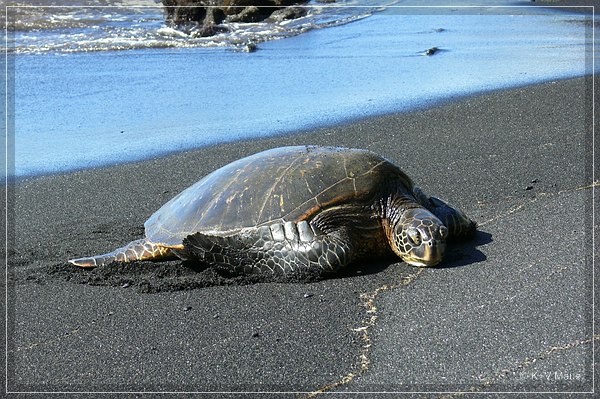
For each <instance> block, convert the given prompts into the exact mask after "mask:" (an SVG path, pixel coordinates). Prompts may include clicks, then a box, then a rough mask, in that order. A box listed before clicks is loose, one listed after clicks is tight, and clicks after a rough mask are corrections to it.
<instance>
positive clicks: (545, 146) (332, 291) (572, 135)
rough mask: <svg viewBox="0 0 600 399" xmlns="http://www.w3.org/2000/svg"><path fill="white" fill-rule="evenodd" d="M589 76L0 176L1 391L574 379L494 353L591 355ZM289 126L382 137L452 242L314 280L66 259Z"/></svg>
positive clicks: (390, 386)
mask: <svg viewBox="0 0 600 399" xmlns="http://www.w3.org/2000/svg"><path fill="white" fill-rule="evenodd" d="M590 84H591V76H587V77H584V78H576V79H570V80H564V81H556V82H548V83H544V84H539V85H533V86H527V87H521V88H516V89H508V90H503V91H500V92H493V93H488V94H484V95H480V96H476V97H469V98H466V99H461V100H457V101H453V102H450V103H446V104H442V105H438V106H435V107H432V108H427V109H424V110H419V111H416V112H411V113H402V114H392V115H386V116H382V117H377V118H370V119H366V120H362V121H359V122H353V123H351V124H349V125H344V126H336V127H329V128H321V129H318V130H315V131H312V132H309V133H305V134H298V135H293V136H285V137H274V138H267V139H260V140H252V141H244V142H237V143H231V144H225V145H221V146H218V147H210V148H204V149H201V150H196V151H189V152H184V153H178V154H176V155H172V156H168V157H162V158H157V159H152V160H148V161H144V162H137V163H131V164H125V165H119V166H113V167H108V168H101V169H93V170H85V171H78V172H74V173H69V174H59V175H51V176H44V177H37V178H31V179H28V180H25V181H22V182H20V183H19V184H16V185H14V192H12V190H11V194H10V195H14V197H13V198H14V200H13V203H12V205H13V209H12V210H13V212H11V214H10V215H9V216H10V217H11V218H13V221H14V223H13V224H12V226H9V227H10V228H12V231H11V232H10V233H11V234H12V235H11V236H10V237H9V238H10V239H12V240H13V241H12V245H11V247H12V248H10V252H9V266H10V267H9V270H8V271H7V272H8V277H9V281H8V315H9V325H8V332H9V337H10V339H9V347H8V360H9V362H8V364H9V369H10V370H9V371H10V372H9V376H10V378H9V389H10V390H13V391H37V390H39V391H44V390H51V391H77V392H83V391H135V392H140V391H145V390H155V391H164V390H176V391H178V390H185V391H203V390H211V391H235V390H240V389H241V390H251V391H261V390H263V391H264V390H271V389H272V390H274V391H276V390H283V391H305V392H310V391H314V390H317V389H321V388H324V387H329V388H327V389H333V390H339V391H341V390H349V391H352V392H360V391H362V392H369V391H371V392H373V391H378V392H381V391H394V390H396V391H407V390H409V391H410V390H413V389H419V387H420V388H421V389H425V390H434V391H437V392H439V391H456V390H465V391H469V390H471V391H472V390H473V389H474V390H477V389H479V390H499V391H507V390H511V389H512V390H515V389H518V390H524V389H530V390H534V391H535V390H538V391H544V392H546V391H548V390H557V389H563V390H575V389H576V390H588V391H589V390H590V384H591V381H588V380H579V381H561V382H560V385H552V386H550V385H547V384H546V383H545V382H543V381H542V382H541V381H535V380H531V381H524V380H523V379H522V378H521V375H520V374H519V371H521V369H518V368H515V369H514V371H509V372H508V373H504V372H503V370H512V369H511V367H513V366H514V365H515V362H517V361H519V359H527V358H535V356H536V355H537V354H540V353H542V354H543V353H546V352H545V351H547V350H548V347H549V345H554V346H563V345H567V344H569V343H572V342H585V344H581V345H576V346H572V347H570V346H567V347H568V348H571V349H569V350H568V351H567V350H566V351H564V352H560V353H558V351H557V352H556V353H555V352H552V351H550V352H547V353H548V355H547V356H542V357H540V358H539V359H536V360H537V361H536V362H531V363H528V364H526V365H524V367H526V369H525V371H527V372H532V373H533V372H541V371H542V370H545V369H547V368H549V367H558V366H557V365H562V364H565V362H564V358H563V357H561V356H562V355H565V353H566V354H567V355H568V356H569V359H570V360H571V363H569V365H570V367H571V368H569V370H568V371H569V372H572V373H580V374H581V375H584V376H585V375H589V373H590V372H591V371H590V370H589V367H587V366H589V365H590V364H591V362H590V352H589V351H588V349H589V348H588V346H587V343H588V342H592V341H588V339H589V338H590V335H591V331H592V330H591V321H592V319H591V307H590V306H583V305H584V304H587V301H588V299H589V298H591V296H590V295H591V292H590V290H591V287H592V284H591V276H590V273H591V272H590V270H591V268H590V267H589V264H588V262H589V259H590V258H589V257H587V256H584V255H585V254H587V253H588V252H587V251H588V250H589V248H587V246H586V242H587V241H589V240H581V239H580V238H581V236H582V235H583V236H584V237H585V236H587V235H588V234H590V231H591V224H590V222H589V220H588V219H589V217H586V215H587V214H589V212H587V211H588V210H589V208H588V207H589V206H590V203H591V190H590V189H589V187H590V184H592V183H593V182H591V181H590V179H591V161H592V159H591V149H590V147H589V143H590V141H591V138H592V137H591V134H592V132H591V120H592V119H591V118H592V116H591V106H592V104H591V101H592V96H591V87H590ZM293 144H319V145H338V146H349V147H360V148H367V149H370V150H372V151H374V152H376V153H379V154H381V155H383V156H385V157H387V158H388V159H390V160H392V161H393V162H395V163H397V164H398V165H399V166H400V167H401V168H402V169H403V170H404V171H405V172H407V174H408V175H409V176H411V178H413V180H414V181H415V183H416V184H418V185H419V186H421V187H422V188H423V189H424V191H425V192H426V193H428V194H429V195H435V196H439V197H441V198H443V199H445V200H448V201H449V202H450V203H452V204H455V205H457V206H459V207H460V208H461V209H463V210H464V211H465V213H466V214H467V215H468V216H469V217H471V218H472V219H474V220H476V221H477V222H479V223H480V228H479V233H478V234H477V236H476V238H475V239H474V240H473V241H471V242H467V243H464V244H459V245H453V246H452V247H449V249H448V252H447V256H446V258H445V261H444V264H443V266H441V267H437V268H431V269H422V270H421V271H418V270H417V269H415V268H412V267H409V266H407V265H405V264H403V263H394V261H393V260H392V261H390V260H373V261H365V262H362V263H361V264H359V265H356V266H355V267H354V268H352V269H351V270H349V271H348V272H347V273H346V274H341V275H340V276H339V277H336V278H331V279H328V280H323V281H318V282H311V283H294V282H290V283H280V282H278V283H259V284H248V283H252V281H239V280H234V279H231V278H230V279H227V278H224V277H222V276H217V275H215V274H211V273H210V272H204V271H198V270H194V269H191V268H189V267H187V266H185V265H183V264H182V263H181V262H178V261H172V262H164V263H150V262H141V263H137V264H132V265H122V266H117V267H114V266H113V267H102V268H98V269H95V270H92V271H86V270H81V269H77V268H74V267H72V266H71V265H69V264H67V263H66V259H68V258H70V257H75V256H85V255H91V254H95V253H101V252H106V251H107V250H112V249H114V248H116V247H117V246H119V245H122V244H124V243H126V242H128V241H131V240H133V239H137V238H140V237H141V236H142V235H143V223H144V221H145V220H146V219H147V218H148V217H149V216H150V215H151V214H152V213H153V212H155V211H156V210H157V209H158V208H159V207H160V206H161V205H162V204H163V203H164V202H166V201H167V200H169V199H170V198H172V197H173V196H174V195H176V194H177V193H178V192H179V191H181V190H182V189H184V188H186V187H188V186H189V185H191V184H192V183H194V182H196V181H197V180H198V179H199V178H200V177H202V176H203V175H205V174H207V173H209V172H211V171H212V170H214V169H216V168H218V167H220V166H222V165H225V164H227V163H229V162H230V161H232V160H235V159H238V158H240V157H242V156H245V155H249V154H251V153H255V152H258V151H260V150H263V149H266V148H270V147H275V146H281V145H293ZM567 204H568V206H567ZM586 212H587V213H586ZM9 220H10V219H9ZM556 226H561V228H560V229H557V228H556ZM382 287H387V288H382ZM565 287H566V288H565ZM370 295H371V296H372V300H373V306H374V308H368V307H366V305H365V301H366V299H365V298H370ZM507 298H508V299H507ZM511 298H512V299H511ZM481 309H484V310H483V311H482V310H481ZM370 310H373V312H374V313H373V312H371V313H369V311H370ZM371 316H377V318H376V319H373V321H372V322H371V320H372V319H371ZM542 316H543V317H542ZM498 321H501V323H499V322H498ZM369 323H371V324H369ZM506 326H508V327H506ZM373 327H374V328H373ZM367 339H368V340H367ZM367 342H368V343H372V344H373V345H369V346H367V347H365V345H366V343H367ZM482 343H483V344H484V345H482ZM57 353H60V355H61V356H58V357H57ZM365 358H366V359H367V360H368V363H367V366H366V368H363V365H364V363H363V360H364V359H365ZM464 359H469V362H464ZM592 361H593V360H592ZM561 370H562V369H561ZM348 375H353V376H354V377H353V378H349V379H344V376H348ZM473 375H486V376H494V375H502V378H501V379H497V380H491V381H492V383H490V384H487V383H485V381H484V382H481V380H479V379H476V380H474V379H473V377H472V376H473ZM338 381H343V383H341V384H339V385H332V384H336V383H337V382H338ZM332 386H333V388H332ZM471 388H473V389H471ZM216 396H217V397H228V396H227V395H226V394H221V395H216Z"/></svg>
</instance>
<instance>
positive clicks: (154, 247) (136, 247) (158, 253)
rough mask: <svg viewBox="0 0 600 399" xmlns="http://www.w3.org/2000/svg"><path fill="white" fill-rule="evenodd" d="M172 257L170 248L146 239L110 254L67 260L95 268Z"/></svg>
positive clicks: (133, 242)
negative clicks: (116, 263) (111, 263)
mask: <svg viewBox="0 0 600 399" xmlns="http://www.w3.org/2000/svg"><path fill="white" fill-rule="evenodd" d="M171 257H174V254H173V253H172V252H171V249H170V248H167V247H165V246H162V245H159V244H155V243H153V242H150V241H148V240H147V239H145V238H144V239H141V240H136V241H132V242H130V243H129V244H127V245H125V246H124V247H122V248H119V249H115V250H114V251H112V252H109V253H106V254H103V255H96V256H89V257H85V258H77V259H69V262H70V263H72V264H74V265H75V266H79V267H97V266H102V265H105V264H108V263H110V262H132V261H134V260H164V259H166V258H171Z"/></svg>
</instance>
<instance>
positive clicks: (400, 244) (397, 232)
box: [388, 208, 448, 267]
mask: <svg viewBox="0 0 600 399" xmlns="http://www.w3.org/2000/svg"><path fill="white" fill-rule="evenodd" d="M391 227H392V228H391V229H390V230H389V234H388V239H389V241H390V244H391V247H392V249H393V250H394V252H395V253H396V254H397V255H398V256H399V257H400V258H402V260H403V261H405V262H406V263H408V264H411V265H414V266H421V267H425V266H435V265H437V264H438V263H440V261H441V260H442V257H443V256H444V251H445V249H446V238H447V237H448V228H447V227H446V226H444V224H443V223H442V222H441V221H440V220H439V219H438V218H437V217H435V215H433V214H432V213H431V212H429V211H428V210H426V209H423V208H412V209H408V210H406V211H404V212H403V213H402V215H401V216H400V218H399V219H398V221H397V223H396V224H395V225H393V226H391Z"/></svg>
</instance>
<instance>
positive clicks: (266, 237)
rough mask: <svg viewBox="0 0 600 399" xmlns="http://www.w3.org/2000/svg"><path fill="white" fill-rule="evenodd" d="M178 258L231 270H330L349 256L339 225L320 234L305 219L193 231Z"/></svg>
mask: <svg viewBox="0 0 600 399" xmlns="http://www.w3.org/2000/svg"><path fill="white" fill-rule="evenodd" d="M183 246H184V250H183V251H180V250H177V251H176V252H177V254H178V256H179V257H182V258H196V259H199V260H200V261H203V262H205V263H208V264H209V265H213V266H217V267H221V268H225V269H228V270H231V271H233V272H235V273H244V274H246V273H271V274H284V275H285V274H290V273H296V272H300V273H310V274H319V275H320V274H323V273H330V272H334V271H336V270H338V269H340V268H342V267H345V266H346V265H348V264H349V263H350V262H351V260H352V248H351V244H350V240H348V239H347V237H346V235H345V234H344V231H343V229H340V230H337V231H335V232H332V233H328V234H324V233H322V232H320V231H319V230H318V229H316V228H314V227H313V226H312V225H310V224H309V223H307V222H306V221H301V222H298V223H294V222H285V223H274V224H271V225H270V226H261V227H257V228H247V229H244V230H242V231H241V232H240V233H238V234H234V235H230V236H215V235H208V234H203V233H195V234H192V235H190V236H188V237H187V238H185V239H184V240H183Z"/></svg>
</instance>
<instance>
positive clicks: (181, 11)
mask: <svg viewBox="0 0 600 399" xmlns="http://www.w3.org/2000/svg"><path fill="white" fill-rule="evenodd" d="M306 2H307V0H162V3H163V5H164V6H165V13H166V15H165V19H166V22H167V24H168V25H169V26H171V27H174V28H176V29H180V30H184V31H193V30H197V31H198V32H199V34H200V35H201V36H211V35H214V34H215V33H218V32H219V31H220V28H219V27H218V25H219V24H220V23H222V22H223V21H227V22H258V21H263V20H265V19H267V18H269V17H271V16H272V15H273V13H274V12H278V14H275V16H274V17H273V20H275V21H283V20H284V19H291V18H298V17H300V16H303V15H305V14H306V11H305V10H303V9H302V8H300V7H291V6H294V5H298V4H304V3H306ZM288 7H289V8H290V10H289V11H286V9H287V8H288Z"/></svg>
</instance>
